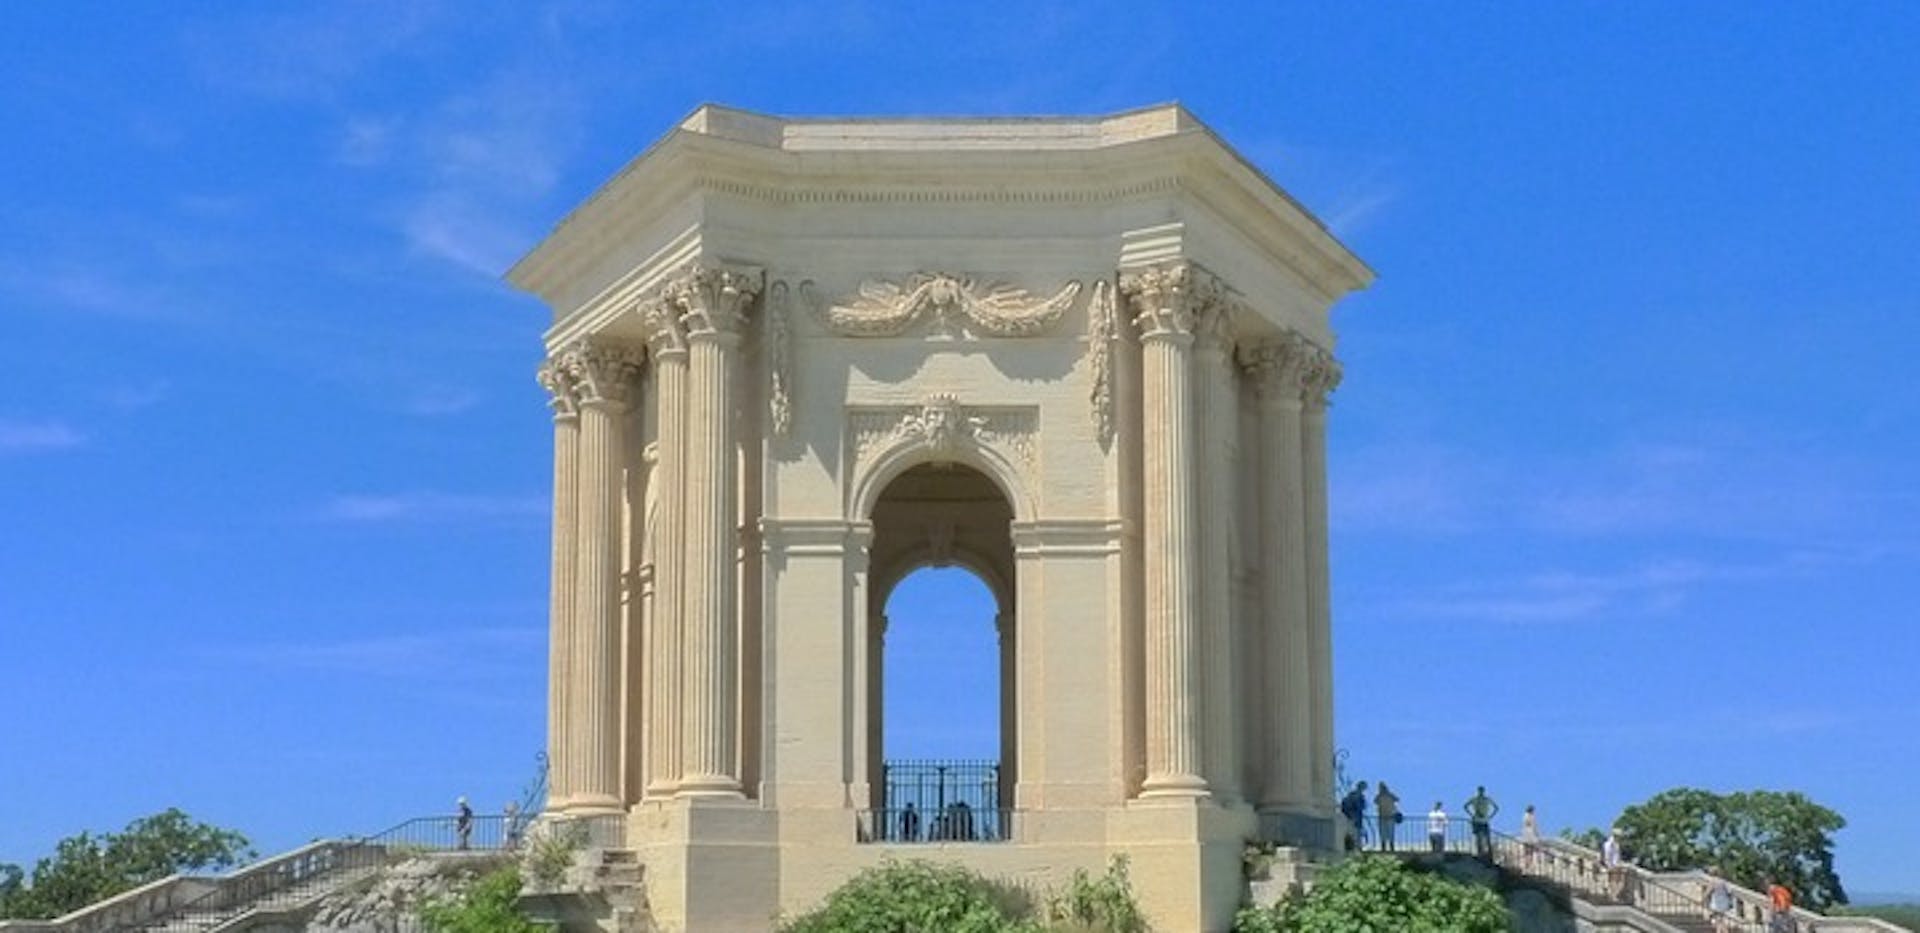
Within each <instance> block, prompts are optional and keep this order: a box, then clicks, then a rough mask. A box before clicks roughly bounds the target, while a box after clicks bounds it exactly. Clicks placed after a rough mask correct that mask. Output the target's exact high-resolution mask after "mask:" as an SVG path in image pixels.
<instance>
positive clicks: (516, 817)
mask: <svg viewBox="0 0 1920 933" xmlns="http://www.w3.org/2000/svg"><path fill="white" fill-rule="evenodd" d="M502 816H503V817H504V822H505V825H503V826H501V827H500V847H501V848H503V849H505V850H507V851H508V852H512V851H514V850H515V849H518V848H520V804H519V803H517V802H515V801H512V800H509V801H507V807H506V810H505V811H504V812H503V814H502Z"/></svg>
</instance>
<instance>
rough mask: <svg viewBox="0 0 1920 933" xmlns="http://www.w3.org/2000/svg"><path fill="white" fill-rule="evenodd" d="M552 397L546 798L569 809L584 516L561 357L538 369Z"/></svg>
mask: <svg viewBox="0 0 1920 933" xmlns="http://www.w3.org/2000/svg"><path fill="white" fill-rule="evenodd" d="M536 378H538V379H539V380H540V385H541V386H542V387H544V388H545V389H546V390H547V392H548V393H550V394H551V395H552V396H553V398H552V399H551V404H552V406H553V581H552V603H551V605H550V607H549V609H548V613H547V625H548V633H547V803H548V805H549V806H551V807H553V808H554V809H556V810H565V809H567V807H568V806H569V804H570V803H571V801H572V798H573V783H572V774H571V773H570V771H571V767H572V762H573V749H572V745H571V742H570V741H569V733H571V732H572V729H571V727H570V724H569V719H568V715H569V706H570V704H571V703H572V700H571V699H570V698H569V691H568V689H567V688H568V681H569V680H570V679H571V672H572V669H573V664H572V658H571V654H572V651H573V587H574V582H573V567H574V552H575V549H576V547H577V542H576V540H575V538H574V534H575V529H574V526H575V524H576V523H577V522H578V521H579V518H578V516H579V510H580V502H579V488H580V477H579V474H578V473H577V472H576V471H577V470H578V469H579V460H580V409H579V398H578V397H577V396H576V395H575V394H574V386H573V377H572V376H570V375H568V374H567V368H566V366H565V365H563V363H562V361H561V360H558V359H549V360H547V361H546V362H544V363H542V364H540V370H539V372H538V374H537V375H536Z"/></svg>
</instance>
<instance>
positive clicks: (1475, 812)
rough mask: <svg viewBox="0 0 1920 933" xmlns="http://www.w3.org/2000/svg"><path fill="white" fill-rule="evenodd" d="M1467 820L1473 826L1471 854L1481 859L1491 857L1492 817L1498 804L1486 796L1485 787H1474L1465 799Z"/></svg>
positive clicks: (1497, 809) (1497, 810) (1490, 858)
mask: <svg viewBox="0 0 1920 933" xmlns="http://www.w3.org/2000/svg"><path fill="white" fill-rule="evenodd" d="M1466 810H1467V821H1468V823H1469V824H1471V825H1472V826H1473V854H1475V855H1478V856H1480V857H1481V858H1483V859H1488V860H1492V859H1493V826H1492V822H1493V817H1494V815H1495V814H1497V813H1499V812H1500V805H1499V804H1497V803H1494V802H1493V798H1492V797H1489V796H1487V789H1486V787H1484V786H1482V787H1476V788H1474V790H1473V796H1472V797H1470V798H1468V799H1467V804H1466Z"/></svg>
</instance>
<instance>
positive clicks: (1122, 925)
mask: <svg viewBox="0 0 1920 933" xmlns="http://www.w3.org/2000/svg"><path fill="white" fill-rule="evenodd" d="M1047 919H1048V920H1049V921H1050V922H1052V923H1053V924H1054V926H1053V927H1051V929H1053V930H1089V931H1099V933H1146V929H1147V921H1146V918H1144V917H1142V916H1141V915H1140V906H1139V905H1138V904H1136V903H1134V900H1133V884H1132V883H1131V882H1130V881H1128V880H1127V857H1126V856H1124V855H1116V856H1114V857H1113V861H1112V862H1111V863H1109V864H1108V865H1107V871H1106V874H1103V875H1101V876H1100V877H1098V878H1094V877H1091V876H1089V875H1088V874H1087V871H1086V869H1084V868H1082V869H1076V870H1075V871H1074V873H1073V880H1072V881H1070V882H1068V883H1067V888H1066V890H1064V891H1061V892H1060V893H1059V894H1056V895H1054V896H1053V897H1052V898H1051V899H1049V900H1048V902H1047Z"/></svg>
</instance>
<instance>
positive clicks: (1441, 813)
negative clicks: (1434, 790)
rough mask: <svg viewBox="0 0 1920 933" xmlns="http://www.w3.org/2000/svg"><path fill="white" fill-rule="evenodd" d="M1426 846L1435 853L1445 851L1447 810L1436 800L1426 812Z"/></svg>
mask: <svg viewBox="0 0 1920 933" xmlns="http://www.w3.org/2000/svg"><path fill="white" fill-rule="evenodd" d="M1427 845H1429V846H1431V847H1432V848H1433V851H1434V852H1436V853H1439V852H1445V851H1447V808H1446V807H1445V806H1444V805H1442V804H1441V803H1440V801H1438V800H1436V801H1434V802H1433V809H1431V810H1428V811H1427Z"/></svg>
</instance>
